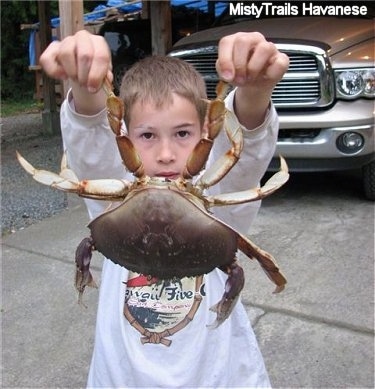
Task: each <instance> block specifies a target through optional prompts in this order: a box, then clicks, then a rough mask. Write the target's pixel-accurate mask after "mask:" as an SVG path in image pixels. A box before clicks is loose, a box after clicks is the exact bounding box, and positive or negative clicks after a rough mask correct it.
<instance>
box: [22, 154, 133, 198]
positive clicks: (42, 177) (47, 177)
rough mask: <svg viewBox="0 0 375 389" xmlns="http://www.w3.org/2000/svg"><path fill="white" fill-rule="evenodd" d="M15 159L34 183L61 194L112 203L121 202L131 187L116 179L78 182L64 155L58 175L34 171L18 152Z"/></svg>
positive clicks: (45, 171)
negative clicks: (70, 194) (71, 194)
mask: <svg viewBox="0 0 375 389" xmlns="http://www.w3.org/2000/svg"><path fill="white" fill-rule="evenodd" d="M17 159H18V161H19V163H20V164H21V166H22V167H23V168H24V169H25V170H26V171H27V173H29V174H30V175H31V176H32V177H33V179H34V180H35V181H37V182H39V183H41V184H44V185H47V186H50V187H52V188H55V189H59V190H61V191H63V192H69V193H76V194H77V195H78V196H80V197H86V198H91V199H98V200H112V201H116V200H123V199H124V198H125V197H126V195H127V194H128V192H129V189H130V188H131V185H132V184H131V183H129V182H128V181H126V180H116V179H102V180H83V181H79V180H78V178H77V176H76V175H75V174H74V172H73V171H72V170H70V169H68V168H67V166H66V157H65V155H64V156H63V159H62V163H61V173H60V174H56V173H53V172H50V171H47V170H38V169H35V168H34V166H33V165H31V164H30V163H29V162H28V161H26V159H25V158H23V157H22V155H21V154H20V153H19V152H17Z"/></svg>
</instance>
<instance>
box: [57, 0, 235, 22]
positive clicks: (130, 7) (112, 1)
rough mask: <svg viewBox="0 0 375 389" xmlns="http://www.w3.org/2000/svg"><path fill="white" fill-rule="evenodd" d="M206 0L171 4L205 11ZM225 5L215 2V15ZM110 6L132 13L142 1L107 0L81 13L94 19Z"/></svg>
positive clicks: (221, 2) (91, 19)
mask: <svg viewBox="0 0 375 389" xmlns="http://www.w3.org/2000/svg"><path fill="white" fill-rule="evenodd" d="M207 1H208V0H171V5H173V6H185V7H188V8H196V9H199V10H201V11H203V12H207V10H208V5H207ZM226 5H227V2H226V1H218V2H216V7H215V16H219V15H220V14H221V13H222V12H223V11H224V9H225V7H226ZM112 7H116V8H118V9H119V10H120V11H121V12H123V13H133V12H137V11H141V10H142V2H141V1H139V2H138V3H134V4H127V2H126V1H123V0H108V1H107V3H106V5H104V4H101V5H98V6H97V7H95V8H94V9H93V11H92V12H89V13H87V14H85V15H83V19H84V21H85V22H89V21H95V20H97V19H101V18H104V17H105V10H106V9H107V8H112ZM100 11H102V12H100ZM59 25H60V18H53V19H51V26H52V27H53V28H56V27H58V26H59Z"/></svg>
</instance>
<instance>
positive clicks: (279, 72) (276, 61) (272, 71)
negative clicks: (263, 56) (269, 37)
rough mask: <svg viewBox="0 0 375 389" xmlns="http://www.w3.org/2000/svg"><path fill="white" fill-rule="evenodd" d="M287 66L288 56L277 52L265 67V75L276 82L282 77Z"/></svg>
mask: <svg viewBox="0 0 375 389" xmlns="http://www.w3.org/2000/svg"><path fill="white" fill-rule="evenodd" d="M288 67H289V57H288V56H287V55H286V54H284V53H280V52H278V53H277V55H276V56H274V57H273V59H272V62H271V63H270V64H269V66H268V68H267V72H266V77H267V78H268V79H271V80H274V81H275V82H276V83H277V82H278V81H280V80H281V79H282V77H283V75H284V74H285V72H286V71H287V70H288Z"/></svg>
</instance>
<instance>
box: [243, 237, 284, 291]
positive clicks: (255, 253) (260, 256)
mask: <svg viewBox="0 0 375 389" xmlns="http://www.w3.org/2000/svg"><path fill="white" fill-rule="evenodd" d="M238 248H239V250H241V251H242V252H243V253H244V254H245V255H247V256H248V257H249V258H250V259H254V258H255V259H256V260H257V261H258V262H259V264H260V266H261V267H262V269H263V270H264V272H265V273H266V275H267V276H268V278H269V279H270V280H271V281H272V282H273V283H274V284H275V285H276V289H275V290H274V292H273V293H280V292H281V291H282V290H284V288H285V284H286V278H285V277H284V275H283V274H282V273H281V271H280V269H279V267H278V266H277V264H276V261H275V258H274V257H273V256H272V255H271V254H269V253H267V252H266V251H264V250H262V249H261V248H260V247H258V246H257V245H256V244H254V243H253V242H252V241H251V240H250V239H248V238H246V237H245V236H243V235H240V234H239V235H238Z"/></svg>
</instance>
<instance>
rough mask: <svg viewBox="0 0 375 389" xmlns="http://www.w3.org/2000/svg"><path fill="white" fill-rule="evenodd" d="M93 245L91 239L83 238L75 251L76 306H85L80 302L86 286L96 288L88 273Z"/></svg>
mask: <svg viewBox="0 0 375 389" xmlns="http://www.w3.org/2000/svg"><path fill="white" fill-rule="evenodd" d="M93 250H94V244H93V240H92V238H84V239H83V240H82V241H81V243H80V244H79V245H78V247H77V249H76V257H75V260H76V266H77V269H76V276H75V287H76V289H77V291H78V304H80V305H83V306H84V307H86V305H85V304H84V303H83V301H82V296H83V292H84V291H85V288H86V286H90V287H92V288H97V287H98V286H97V285H96V282H95V281H94V278H93V276H92V274H91V272H90V262H91V257H92V251H93Z"/></svg>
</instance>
